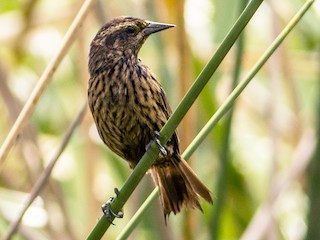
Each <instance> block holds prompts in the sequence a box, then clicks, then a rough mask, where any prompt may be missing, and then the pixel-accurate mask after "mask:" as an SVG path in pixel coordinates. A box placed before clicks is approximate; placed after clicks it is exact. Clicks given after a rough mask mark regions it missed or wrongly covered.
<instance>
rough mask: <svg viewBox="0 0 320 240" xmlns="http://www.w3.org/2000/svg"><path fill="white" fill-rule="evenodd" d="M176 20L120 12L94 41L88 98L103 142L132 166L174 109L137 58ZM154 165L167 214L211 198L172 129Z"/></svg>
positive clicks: (153, 173) (154, 172) (90, 63)
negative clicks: (160, 20)
mask: <svg viewBox="0 0 320 240" xmlns="http://www.w3.org/2000/svg"><path fill="white" fill-rule="evenodd" d="M169 27H172V25H165V24H156V23H150V22H147V21H144V20H141V19H138V18H133V17H119V18H115V19H113V20H111V21H110V22H108V23H106V24H105V25H104V26H103V27H102V28H101V29H100V30H99V31H98V33H97V35H96V36H95V38H94V39H93V41H92V43H91V46H90V54H89V72H90V79H89V88H88V101H89V106H90V110H91V112H92V115H93V118H94V121H95V123H96V126H97V129H98V132H99V135H100V137H101V139H102V140H103V141H104V143H105V144H106V145H107V146H108V147H109V148H110V149H111V150H112V151H113V152H115V153H116V154H118V155H119V156H120V157H122V158H124V159H125V160H127V161H128V162H129V165H130V167H131V168H134V167H135V166H136V164H137V163H138V161H139V160H140V158H141V157H142V156H143V154H144V153H145V151H146V146H147V145H148V144H149V143H150V142H151V141H152V140H154V138H155V131H160V130H161V128H162V126H163V125H164V124H165V122H166V121H167V119H168V118H169V116H170V114H171V109H170V106H169V104H168V101H167V98H166V95H165V92H164V91H163V89H162V88H161V86H160V84H159V82H158V81H157V80H156V79H155V77H154V76H153V74H152V73H151V71H150V70H149V68H148V67H147V66H145V65H143V64H142V63H141V61H140V59H139V58H138V52H139V50H140V48H141V46H142V45H143V43H144V41H145V40H146V38H147V37H148V36H149V35H150V34H152V33H154V32H158V31H161V30H164V29H166V28H169ZM165 148H166V150H167V153H168V154H167V155H166V156H163V155H161V154H160V155H159V157H158V159H157V160H156V162H155V164H154V165H153V166H152V167H151V173H152V176H153V179H154V181H155V182H156V184H157V185H158V186H159V187H160V199H161V203H162V206H163V211H164V215H165V218H166V217H167V216H168V215H169V214H170V212H174V213H175V214H176V213H178V212H179V211H180V209H181V207H182V206H183V205H186V206H190V207H193V208H194V207H195V208H199V209H201V207H200V204H199V200H198V195H200V196H202V197H203V198H204V199H205V200H206V201H208V202H210V203H211V202H212V199H211V196H210V193H209V191H208V189H207V188H206V187H205V186H204V185H203V184H202V183H201V181H200V180H199V179H198V177H197V176H196V174H195V173H194V172H193V171H192V170H191V168H190V167H189V166H188V165H187V164H186V162H185V161H184V160H182V159H181V157H180V153H179V141H178V138H177V135H176V133H174V134H173V136H172V137H171V139H170V140H169V142H168V143H167V145H166V146H165Z"/></svg>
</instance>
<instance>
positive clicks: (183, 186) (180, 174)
mask: <svg viewBox="0 0 320 240" xmlns="http://www.w3.org/2000/svg"><path fill="white" fill-rule="evenodd" d="M151 174H152V177H153V179H154V181H155V183H156V184H157V185H158V187H159V189H160V201H161V205H162V208H163V213H164V217H165V220H166V219H167V217H168V216H169V214H170V213H171V212H173V213H174V214H177V213H178V212H180V210H181V208H182V207H184V206H187V207H191V208H197V209H200V210H201V211H202V209H201V206H200V203H199V196H201V197H203V198H204V199H205V200H206V201H207V202H209V203H212V198H211V196H210V191H209V190H208V189H207V188H206V186H205V185H204V184H203V183H202V182H201V180H200V179H199V178H198V177H197V175H196V174H195V173H194V172H193V170H192V169H191V168H190V167H189V166H188V164H187V163H186V162H185V161H184V160H182V159H180V157H177V158H174V159H173V160H170V161H166V162H165V163H164V164H155V165H154V166H153V167H152V168H151Z"/></svg>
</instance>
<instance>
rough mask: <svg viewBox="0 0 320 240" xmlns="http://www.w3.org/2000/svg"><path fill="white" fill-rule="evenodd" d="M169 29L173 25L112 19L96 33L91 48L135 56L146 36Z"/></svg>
mask: <svg viewBox="0 0 320 240" xmlns="http://www.w3.org/2000/svg"><path fill="white" fill-rule="evenodd" d="M171 27H174V25H172V24H164V23H156V22H150V21H145V20H142V19H139V18H134V17H118V18H114V19H112V20H111V21H109V22H107V23H106V24H105V25H104V26H103V27H102V28H101V29H100V30H99V31H98V33H97V34H96V36H95V38H94V39H93V41H92V43H91V48H92V47H93V48H94V47H98V48H100V49H101V50H102V49H105V51H108V50H109V51H110V50H115V51H118V52H122V53H126V52H127V53H129V54H134V55H137V54H138V51H139V49H140V48H141V46H142V44H143V43H144V41H145V40H146V39H147V37H148V36H150V35H151V34H152V33H156V32H159V31H162V30H164V29H167V28H171Z"/></svg>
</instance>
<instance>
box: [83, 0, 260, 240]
mask: <svg viewBox="0 0 320 240" xmlns="http://www.w3.org/2000/svg"><path fill="white" fill-rule="evenodd" d="M262 2H263V0H252V1H251V2H250V3H249V4H248V6H247V7H246V9H245V10H244V11H243V13H242V14H241V16H240V17H239V18H238V20H237V21H236V23H235V24H234V26H233V27H232V29H231V30H230V31H229V33H228V34H227V36H226V37H225V39H224V41H223V42H222V43H221V45H220V46H219V47H218V49H217V51H216V53H215V54H214V56H213V57H212V58H211V60H210V61H209V62H208V64H207V65H206V66H205V68H204V69H203V70H202V72H201V73H200V75H199V76H198V78H197V79H196V81H195V82H194V84H193V85H192V87H191V88H190V90H189V91H188V93H187V94H186V95H185V97H184V98H183V99H182V101H181V103H180V104H179V106H178V107H177V109H176V110H175V112H174V113H173V114H172V116H171V117H170V118H169V119H168V122H167V123H166V124H165V125H164V127H163V128H162V130H161V132H160V141H161V143H162V144H163V145H165V144H166V143H167V141H168V140H169V138H170V137H171V135H172V134H173V132H174V131H175V129H176V128H177V126H178V125H179V123H180V122H181V120H182V118H183V117H184V116H185V114H186V113H187V111H188V110H189V108H190V107H191V106H192V104H193V103H194V101H195V100H196V98H197V97H198V96H199V94H200V92H201V91H202V89H203V88H204V87H205V85H206V84H207V82H208V81H209V79H210V78H211V76H212V74H213V73H214V72H215V70H216V69H217V68H218V66H219V65H220V63H221V62H222V60H223V59H224V57H225V56H226V54H227V53H228V51H229V50H230V48H231V47H232V45H233V44H234V42H235V41H236V39H237V38H238V36H239V35H240V33H241V32H242V30H243V29H244V28H245V26H246V25H247V23H248V22H249V20H250V19H251V18H252V16H253V14H254V13H255V12H256V10H257V9H258V7H259V6H260V4H261V3H262ZM158 154H159V149H158V148H157V146H156V144H155V143H153V144H152V145H151V147H150V149H149V150H148V151H147V152H146V153H145V154H144V155H143V157H142V158H141V160H140V161H139V163H138V165H137V166H136V167H135V169H134V171H133V172H132V174H131V175H130V176H129V178H128V179H127V181H126V182H125V183H124V185H123V187H122V188H121V189H120V193H119V195H118V196H117V197H116V198H114V200H113V201H112V203H111V208H112V210H113V211H114V212H119V211H120V210H121V208H122V207H123V206H124V204H125V202H126V201H127V200H128V199H129V197H130V195H131V194H132V192H133V191H134V189H135V188H136V187H137V185H138V183H139V182H140V180H141V179H142V177H143V176H144V175H145V173H146V171H147V170H148V169H149V168H150V166H151V165H152V164H153V163H154V161H155V160H156V158H157V156H158ZM111 220H113V218H112V219H111ZM110 225H111V223H110V222H109V221H108V220H107V219H106V218H105V217H104V216H102V217H101V218H100V220H99V222H98V223H97V224H96V226H95V227H94V228H93V230H92V231H91V233H90V234H89V236H88V237H87V239H88V240H97V239H101V238H102V236H103V235H104V233H105V232H106V231H107V229H108V228H109V226H110Z"/></svg>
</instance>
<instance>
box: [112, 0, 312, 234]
mask: <svg viewBox="0 0 320 240" xmlns="http://www.w3.org/2000/svg"><path fill="white" fill-rule="evenodd" d="M313 2H314V0H309V1H307V2H306V3H305V4H304V5H303V7H302V8H301V9H300V11H299V12H298V13H297V14H296V15H295V16H294V17H293V18H292V20H291V21H290V22H289V24H288V25H287V26H286V28H285V29H284V30H283V31H282V32H281V33H280V35H279V36H278V37H277V38H276V39H275V40H274V41H273V43H272V44H271V45H270V47H269V48H268V49H267V50H266V51H265V53H264V54H263V55H262V57H261V58H260V59H259V61H258V62H257V63H256V64H255V65H254V67H253V68H252V70H251V71H250V72H249V74H248V75H247V77H246V78H245V79H244V80H243V81H242V82H241V83H240V84H239V85H238V86H237V87H236V88H235V89H234V91H233V92H232V93H231V94H230V96H229V97H228V98H227V99H226V101H225V102H224V103H223V104H222V105H221V106H220V108H219V109H218V110H217V112H216V113H215V114H214V115H213V116H212V117H211V119H210V120H209V121H208V122H207V124H206V125H205V126H204V127H203V128H202V130H201V131H200V132H199V134H198V135H197V136H196V138H195V139H194V140H193V141H192V143H191V144H190V145H189V147H188V148H187V149H186V150H185V152H184V153H183V155H182V157H183V159H189V158H190V156H191V155H192V154H193V153H194V151H195V150H196V149H197V148H198V147H199V145H200V144H201V143H202V142H203V141H204V139H205V138H206V137H207V136H208V134H209V133H210V132H211V130H212V129H213V127H214V126H215V125H216V124H217V123H218V121H219V120H220V119H221V118H222V116H223V115H224V114H225V113H226V112H227V111H228V110H229V109H230V108H231V106H232V105H233V103H234V101H235V100H236V98H237V97H238V96H239V95H240V93H241V92H242V91H243V90H244V88H245V87H246V86H247V85H248V84H249V82H250V81H251V80H252V79H253V77H254V76H255V74H256V73H257V72H258V71H259V70H260V69H261V67H262V66H263V65H264V63H265V62H266V61H267V60H268V59H269V57H270V56H271V55H272V54H273V53H274V51H275V50H276V49H277V48H278V46H279V45H280V44H281V43H282V42H283V40H284V39H285V38H286V36H287V35H288V34H289V33H290V32H291V30H292V29H293V28H294V26H295V25H296V24H297V23H298V22H299V20H300V19H301V18H302V17H303V15H304V14H305V13H306V11H307V10H308V9H309V8H310V7H311V5H312V3H313ZM157 193H158V188H155V189H154V190H153V192H152V193H151V194H150V195H149V197H148V198H147V199H146V201H145V202H144V203H143V205H142V206H141V207H140V209H139V210H138V212H137V213H136V214H135V215H134V216H133V218H132V219H131V221H130V222H129V223H128V224H127V226H126V227H125V228H124V229H123V231H122V233H121V234H120V235H119V237H118V238H117V239H118V240H120V239H126V238H127V237H128V236H129V235H130V233H131V231H132V230H133V229H134V227H135V226H136V225H137V224H138V221H140V220H141V219H142V217H143V215H144V214H145V213H146V212H147V210H148V209H149V208H150V205H151V203H152V202H153V201H154V200H155V199H156V198H157V196H158V195H157Z"/></svg>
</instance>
